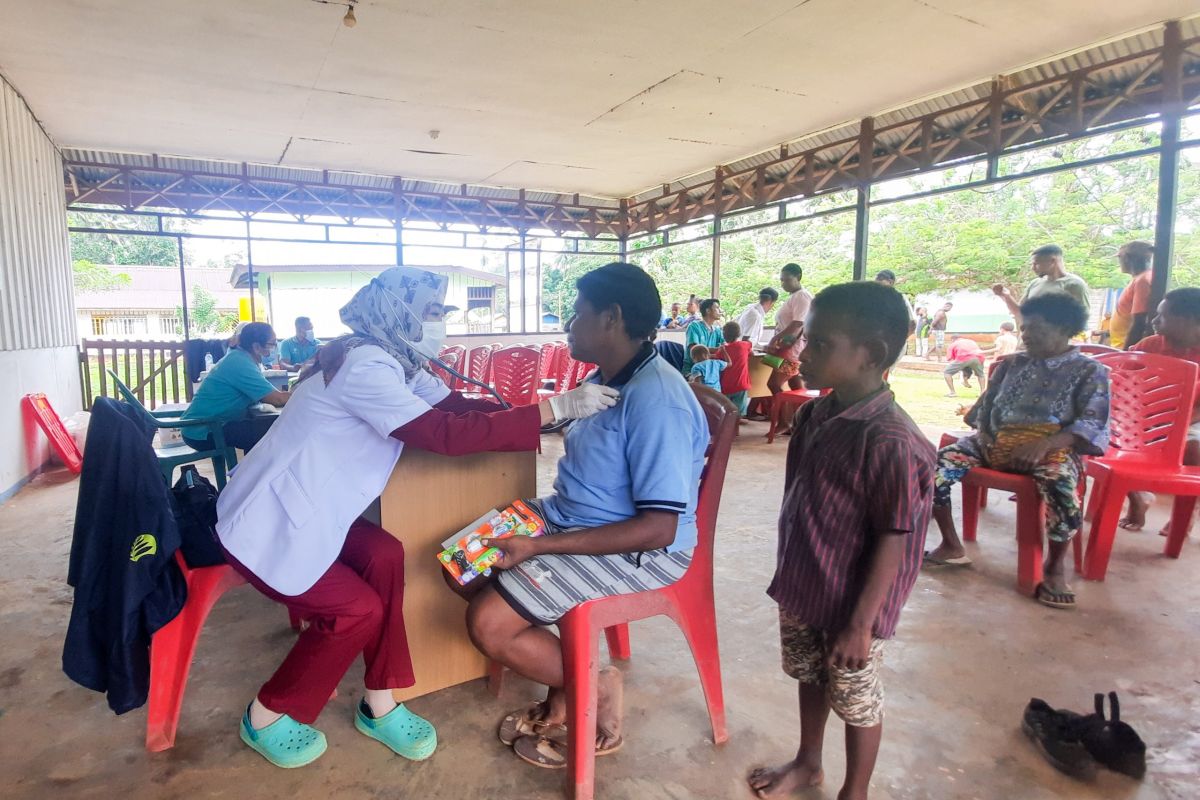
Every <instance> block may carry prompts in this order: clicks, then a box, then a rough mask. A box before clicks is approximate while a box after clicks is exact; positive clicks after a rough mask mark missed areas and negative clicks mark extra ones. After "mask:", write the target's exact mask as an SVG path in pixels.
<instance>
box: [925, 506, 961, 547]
mask: <svg viewBox="0 0 1200 800" xmlns="http://www.w3.org/2000/svg"><path fill="white" fill-rule="evenodd" d="M933 519H934V521H935V522H937V526H938V531H940V532H941V534H942V543H941V544H939V545H938V546H937V547H936V548H934V550H933V551H932V552H931V553H930V554H929V557H930V558H932V559H937V560H945V559H948V558H961V557H962V556H965V555H966V554H967V551H966V548H964V547H963V543H962V540H961V539H959V538H958V528H956V527H955V525H954V512H953V510H952V509H951V507H950V506H934V507H933Z"/></svg>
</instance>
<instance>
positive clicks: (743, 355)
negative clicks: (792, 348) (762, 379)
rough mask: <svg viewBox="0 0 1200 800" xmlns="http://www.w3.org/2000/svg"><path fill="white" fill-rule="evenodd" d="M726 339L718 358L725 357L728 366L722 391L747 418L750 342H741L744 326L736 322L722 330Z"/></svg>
mask: <svg viewBox="0 0 1200 800" xmlns="http://www.w3.org/2000/svg"><path fill="white" fill-rule="evenodd" d="M721 335H722V336H724V337H725V346H724V347H722V348H721V349H720V351H719V352H718V353H717V356H718V358H720V357H724V359H725V361H727V362H728V366H727V367H725V369H724V370H723V371H722V372H721V391H722V392H723V393H724V394H725V396H726V397H728V398H729V401H730V402H731V403H733V405H734V406H735V407H737V410H738V413H739V414H741V415H742V416H743V417H744V416H746V409H747V408H748V407H749V405H750V350H751V348H752V345H751V344H750V343H749V342H743V341H740V340H741V338H742V326H741V325H738V324H737V323H736V322H726V323H725V326H724V327H723V328H721Z"/></svg>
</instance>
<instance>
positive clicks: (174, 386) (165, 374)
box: [79, 339, 192, 409]
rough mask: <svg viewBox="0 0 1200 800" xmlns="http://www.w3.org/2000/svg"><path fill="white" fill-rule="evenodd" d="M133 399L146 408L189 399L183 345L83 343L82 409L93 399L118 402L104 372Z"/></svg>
mask: <svg viewBox="0 0 1200 800" xmlns="http://www.w3.org/2000/svg"><path fill="white" fill-rule="evenodd" d="M110 369H111V370H112V371H113V372H115V373H117V375H118V376H119V377H120V378H121V382H122V383H124V384H125V385H126V386H128V387H129V388H130V390H131V391H133V393H134V394H136V395H137V397H138V399H139V400H141V401H142V404H143V405H144V406H146V407H147V408H150V409H154V408H157V407H158V406H160V405H162V404H163V403H185V402H189V401H190V400H191V399H192V384H191V383H190V382H189V381H188V379H187V370H186V369H185V367H184V363H183V342H165V341H115V340H109V339H84V340H83V343H82V344H81V345H80V347H79V373H80V374H79V377H80V384H81V386H82V387H83V407H84V408H86V409H90V408H91V407H92V402H93V401H94V400H95V399H96V398H97V397H113V398H117V399H120V394H119V393H118V392H117V387H116V384H115V383H114V382H113V380H112V376H110V375H109V374H108V370H110Z"/></svg>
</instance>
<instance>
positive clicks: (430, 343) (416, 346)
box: [409, 319, 446, 358]
mask: <svg viewBox="0 0 1200 800" xmlns="http://www.w3.org/2000/svg"><path fill="white" fill-rule="evenodd" d="M445 339H446V321H445V320H441V319H427V320H425V321H424V322H422V323H421V341H419V342H409V347H411V348H412V349H413V350H416V351H417V352H418V353H420V354H421V355H423V356H425V357H426V358H437V356H438V353H440V352H441V351H442V342H443V341H444V340H445Z"/></svg>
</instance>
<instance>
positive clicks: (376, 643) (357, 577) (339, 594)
mask: <svg viewBox="0 0 1200 800" xmlns="http://www.w3.org/2000/svg"><path fill="white" fill-rule="evenodd" d="M226 558H227V559H228V560H229V565H230V566H231V567H233V568H234V569H235V570H237V571H238V572H239V573H241V575H242V576H243V577H244V578H245V579H246V580H247V581H248V582H249V583H250V584H251V585H252V586H254V588H255V589H258V591H260V592H262V593H263V594H265V595H266V596H267V597H269V598H271V599H272V600H275V601H276V602H279V603H282V604H284V605H285V606H287V608H288V611H290V612H292V613H293V615H295V616H299V617H300V618H301V619H304V620H307V621H308V623H309V625H308V627H307V628H306V629H305V630H304V632H303V633H301V634H300V638H299V639H297V640H296V644H295V645H293V647H292V650H291V652H290V653H288V654H287V658H285V659H284V660H283V663H282V664H280V665H279V669H277V670H275V674H274V675H272V676H271V679H270V680H268V681H267V682H266V683H265V684H263V687H262V689H260V690H259V692H258V699H259V701H260V702H261V703H262V704H263V705H264V706H266V707H267V708H269V709H270V710H272V711H277V712H280V713H283V714H287V715H288V716H289V717H291V718H292V719H294V720H296V721H298V722H303V723H306V724H307V723H312V722H314V721H315V720H316V719H317V715H318V714H320V713H321V709H322V708H324V707H325V703H327V702H328V701H329V697H330V695H332V694H333V691H334V689H336V688H337V685H338V682H339V681H341V679H342V676H343V675H345V674H346V670H347V669H349V667H350V664H351V662H353V661H354V659H355V658H357V657H358V654H359V653H362V655H363V659H364V660H365V661H366V664H367V674H366V679H365V684H366V687H367V688H368V689H402V688H404V687H406V686H412V685H413V683H415V682H416V680H415V678H414V677H413V669H412V659H411V658H409V651H408V637H407V635H406V633H405V631H404V546H403V545H401V544H400V541H399V540H398V539H396V538H394V537H393V536H392V535H391V534H389V533H388V532H387V531H385V530H384V529H383V528H380V527H379V526H377V525H372V524H371V523H369V522H367V521H365V520H362V519H359V520H356V521H355V522H354V524H353V525H351V526H350V532H349V533H348V534H347V535H346V544H345V545H344V546H343V547H342V552H341V553H340V554H338V558H337V561H335V562H334V563H333V565H332V566H331V567H330V568H329V570H328V571H327V572H326V573H325V574H324V575H322V576H321V577H320V578H319V579H318V580H317V582H316V583H315V584H313V586H312V588H310V589H309V590H308V591H306V592H304V593H303V594H298V595H295V596H288V595H282V594H280V593H279V592H277V591H275V590H274V589H272V588H271V587H269V586H267V585H266V584H265V583H263V582H262V581H261V580H259V579H258V577H257V576H256V575H254V573H252V572H250V570H249V569H247V568H246V567H244V566H242V565H241V564H239V563H238V562H237V560H236V559H234V558H233V557H232V556H230V555H229V554H228V553H226Z"/></svg>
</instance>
